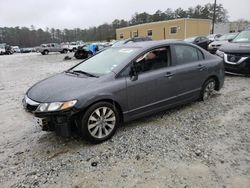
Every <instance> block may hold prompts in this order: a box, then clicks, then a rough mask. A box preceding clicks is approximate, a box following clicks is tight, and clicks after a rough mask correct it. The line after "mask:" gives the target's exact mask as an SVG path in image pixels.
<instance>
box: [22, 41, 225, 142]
mask: <svg viewBox="0 0 250 188" xmlns="http://www.w3.org/2000/svg"><path fill="white" fill-rule="evenodd" d="M223 83H224V65H223V61H222V59H221V58H219V57H217V56H214V55H212V54H210V53H209V52H207V51H205V50H203V49H201V48H200V47H198V46H196V45H192V44H187V43H184V42H178V41H150V42H140V43H139V42H138V43H131V44H127V45H122V46H120V47H112V48H108V49H106V50H103V51H101V52H100V53H98V54H96V55H95V56H92V57H90V58H89V59H87V60H85V61H83V62H82V63H80V64H78V65H76V66H74V67H72V68H70V69H69V70H67V71H65V72H62V73H60V74H57V75H55V76H52V77H50V78H47V79H45V80H43V81H40V82H38V83H37V84H35V85H34V86H32V87H31V88H30V89H29V90H28V91H27V92H26V95H25V97H24V99H23V106H24V108H25V109H26V110H27V111H29V112H31V113H32V114H33V115H34V116H35V117H36V118H37V122H38V124H39V125H40V126H41V127H42V130H45V131H55V132H56V133H57V134H58V135H62V136H69V135H70V134H71V131H72V130H76V131H77V132H79V133H80V134H82V136H83V137H84V138H85V139H88V140H90V141H92V142H95V143H99V142H102V141H105V140H107V139H109V138H111V137H112V136H113V135H114V133H115V131H116V129H117V128H118V126H119V125H120V124H121V123H122V122H127V121H130V120H133V119H136V118H140V117H143V116H147V115H150V114H152V113H156V112H159V111H162V110H165V109H168V108H172V107H174V106H177V105H180V104H184V103H188V102H191V101H194V100H198V99H201V100H208V99H209V98H210V97H211V96H212V95H213V93H214V91H215V90H217V91H218V90H220V89H221V87H222V86H223ZM73 128H75V129H73Z"/></svg>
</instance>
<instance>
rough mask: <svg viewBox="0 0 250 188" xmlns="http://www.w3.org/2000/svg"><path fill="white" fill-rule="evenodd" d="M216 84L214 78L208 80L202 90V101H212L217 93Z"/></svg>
mask: <svg viewBox="0 0 250 188" xmlns="http://www.w3.org/2000/svg"><path fill="white" fill-rule="evenodd" d="M215 85H216V82H215V80H214V79H213V78H211V79H209V80H207V81H206V82H205V83H204V85H203V87H202V90H201V100H202V101H206V100H208V99H210V98H211V97H212V96H213V94H214V92H215Z"/></svg>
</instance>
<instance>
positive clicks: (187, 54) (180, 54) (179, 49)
mask: <svg viewBox="0 0 250 188" xmlns="http://www.w3.org/2000/svg"><path fill="white" fill-rule="evenodd" d="M174 48H175V54H176V61H177V62H176V64H177V65H182V64H187V63H191V62H195V61H199V60H201V59H204V57H203V54H202V52H201V51H200V50H198V49H196V48H194V47H192V46H186V45H176V46H175V47H174Z"/></svg>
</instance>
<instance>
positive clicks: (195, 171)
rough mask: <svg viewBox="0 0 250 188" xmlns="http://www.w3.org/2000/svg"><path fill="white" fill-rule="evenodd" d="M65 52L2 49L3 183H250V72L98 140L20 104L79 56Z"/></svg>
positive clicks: (0, 179)
mask: <svg viewBox="0 0 250 188" xmlns="http://www.w3.org/2000/svg"><path fill="white" fill-rule="evenodd" d="M69 55H70V56H72V54H69ZM64 56H65V55H61V54H50V55H48V56H42V55H40V54H36V53H33V54H17V55H12V56H0V117H1V118H0V185H1V186H0V187H74V188H77V187H79V188H80V187H86V188H89V187H185V188H188V187H235V188H238V187H241V188H242V187H246V188H248V187H250V78H246V77H235V76H227V77H226V80H225V85H224V88H223V89H222V90H221V91H220V92H218V93H216V95H215V96H214V97H213V98H212V99H211V100H209V101H207V102H193V103H190V104H187V105H183V106H180V107H177V108H174V109H171V110H167V111H164V112H162V113H159V114H157V115H153V116H150V117H146V118H142V119H139V120H136V121H133V122H130V123H126V124H125V125H123V126H122V127H120V128H119V129H118V131H117V133H116V134H115V136H114V137H113V138H112V139H111V140H109V141H107V142H104V143H102V144H98V145H91V144H89V143H87V142H85V141H84V140H83V139H81V138H79V137H78V136H73V137H71V138H61V137H57V136H56V135H55V134H54V133H47V132H42V131H41V130H40V128H39V127H38V126H37V125H35V123H34V122H32V121H31V119H32V118H31V117H30V116H29V115H27V114H26V113H25V112H24V111H23V109H22V106H21V99H22V97H23V95H24V93H25V91H26V90H27V89H28V88H29V87H30V86H31V85H33V84H34V83H36V82H37V81H39V80H41V79H43V78H46V77H47V76H50V75H53V74H55V73H57V72H60V71H62V70H65V69H67V68H69V67H71V66H73V65H75V64H77V63H79V60H73V59H72V60H68V61H64V60H63V58H64Z"/></svg>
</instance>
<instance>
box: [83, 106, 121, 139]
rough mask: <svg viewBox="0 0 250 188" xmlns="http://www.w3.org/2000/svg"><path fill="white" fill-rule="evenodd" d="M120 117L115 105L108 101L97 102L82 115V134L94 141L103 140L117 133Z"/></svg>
mask: <svg viewBox="0 0 250 188" xmlns="http://www.w3.org/2000/svg"><path fill="white" fill-rule="evenodd" d="M119 119H120V117H119V113H118V110H117V108H116V107H115V105H112V104H111V103H108V102H99V103H96V104H94V105H92V106H91V107H90V108H89V109H88V110H87V111H86V112H85V113H84V115H83V116H82V119H81V126H80V131H81V134H82V135H83V137H84V138H86V139H87V140H89V141H91V142H93V143H100V142H103V141H105V140H108V139H110V138H111V137H112V136H113V135H114V134H115V131H116V129H117V127H118V124H119Z"/></svg>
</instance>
